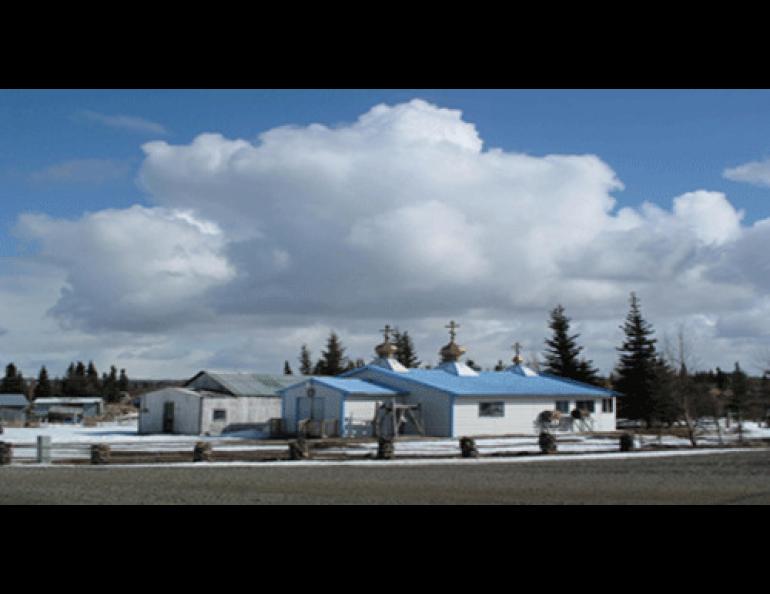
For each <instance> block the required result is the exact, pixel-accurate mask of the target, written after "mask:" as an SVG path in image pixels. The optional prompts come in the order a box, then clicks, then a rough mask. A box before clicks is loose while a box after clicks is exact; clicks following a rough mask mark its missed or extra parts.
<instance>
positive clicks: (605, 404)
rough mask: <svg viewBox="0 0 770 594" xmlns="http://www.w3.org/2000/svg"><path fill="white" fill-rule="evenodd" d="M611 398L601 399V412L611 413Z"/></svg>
mask: <svg viewBox="0 0 770 594" xmlns="http://www.w3.org/2000/svg"><path fill="white" fill-rule="evenodd" d="M612 411H613V406H612V398H602V412H612Z"/></svg>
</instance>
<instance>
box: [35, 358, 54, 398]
mask: <svg viewBox="0 0 770 594" xmlns="http://www.w3.org/2000/svg"><path fill="white" fill-rule="evenodd" d="M33 395H34V397H35V398H48V397H49V396H51V380H50V379H49V378H48V370H47V369H46V368H45V365H43V366H42V367H41V368H40V373H38V374H37V384H35V391H34V393H33Z"/></svg>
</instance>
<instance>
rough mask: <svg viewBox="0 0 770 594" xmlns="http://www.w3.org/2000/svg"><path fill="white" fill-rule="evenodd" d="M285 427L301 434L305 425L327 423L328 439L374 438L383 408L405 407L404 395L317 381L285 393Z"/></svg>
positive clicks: (360, 384)
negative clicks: (380, 409)
mask: <svg viewBox="0 0 770 594" xmlns="http://www.w3.org/2000/svg"><path fill="white" fill-rule="evenodd" d="M279 392H280V394H281V395H282V396H283V411H282V413H281V417H282V418H283V420H284V427H285V428H286V430H287V431H288V432H290V433H299V432H301V430H302V424H303V423H307V422H308V421H309V422H324V423H326V424H327V426H328V430H326V431H324V433H325V434H326V435H328V436H330V437H331V436H339V437H370V436H372V435H373V421H374V419H375V416H376V415H377V411H378V409H379V408H380V406H381V405H383V404H388V403H389V404H392V403H401V402H402V400H403V395H402V393H401V392H400V391H398V390H395V389H390V388H384V387H382V386H378V385H376V384H372V383H369V382H366V381H362V380H359V379H345V378H339V377H313V378H308V379H306V380H305V381H302V382H299V383H297V384H294V385H292V386H289V387H288V388H284V389H283V390H279Z"/></svg>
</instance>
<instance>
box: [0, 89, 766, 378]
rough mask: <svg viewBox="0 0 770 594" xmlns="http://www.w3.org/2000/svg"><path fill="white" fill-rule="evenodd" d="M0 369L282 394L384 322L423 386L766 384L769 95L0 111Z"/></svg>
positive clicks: (141, 102)
mask: <svg viewBox="0 0 770 594" xmlns="http://www.w3.org/2000/svg"><path fill="white" fill-rule="evenodd" d="M0 130H1V131H2V133H0V362H2V363H7V362H11V361H13V362H14V363H16V365H17V366H19V367H20V368H21V369H22V370H23V372H24V374H25V375H26V376H34V375H36V374H37V371H38V370H39V368H40V366H41V365H46V366H47V367H48V369H49V372H50V373H51V374H52V375H54V376H56V375H61V374H62V373H63V372H64V371H65V369H66V367H67V366H68V365H69V362H70V361H73V360H86V361H87V360H93V361H94V362H95V364H96V365H97V368H98V369H99V370H100V371H101V370H106V369H108V368H109V366H110V365H112V364H115V365H116V366H118V367H119V368H126V369H127V371H128V373H129V375H130V376H132V377H155V378H185V377H188V376H192V375H193V374H194V373H196V372H197V371H199V370H200V369H218V370H232V371H259V372H268V373H269V372H274V373H280V372H281V371H282V369H283V362H284V360H289V362H290V364H291V365H292V367H294V368H295V369H296V368H297V366H298V362H297V358H298V355H299V351H300V347H301V346H302V344H307V345H308V347H309V348H310V350H311V352H312V354H313V356H314V357H317V356H318V355H320V351H321V350H322V348H323V346H324V344H325V340H326V337H327V336H328V334H329V332H330V331H331V330H334V331H336V332H337V333H338V334H339V335H340V337H341V339H342V341H343V344H344V345H345V346H346V347H347V354H348V355H349V356H351V357H353V358H358V357H360V358H363V359H365V360H367V361H368V360H370V359H371V358H372V357H373V356H374V352H373V348H374V346H375V345H376V344H377V343H378V342H380V341H381V335H380V333H379V332H378V330H379V329H380V328H382V327H383V325H384V324H386V323H387V324H390V325H391V326H398V327H399V328H401V329H403V330H408V331H409V333H410V335H412V336H413V338H414V339H415V343H416V347H417V353H418V356H419V357H420V358H421V360H422V361H423V362H424V363H428V364H435V363H437V360H438V351H439V349H440V348H441V346H442V345H443V344H445V343H446V342H447V340H448V335H447V330H446V329H445V328H444V326H445V325H446V324H447V323H448V321H449V320H450V319H453V320H457V322H458V323H459V324H460V329H459V330H458V342H460V343H461V344H463V346H465V347H466V348H467V350H468V354H467V355H466V358H471V359H473V360H474V361H475V362H476V363H478V364H481V365H482V366H484V367H492V366H494V364H495V363H496V362H497V361H498V360H503V361H509V360H510V358H511V357H512V355H513V353H512V350H511V345H512V344H513V343H514V342H516V341H517V342H519V343H521V344H522V345H523V346H524V354H525V355H526V356H527V357H528V358H530V359H534V358H535V357H536V356H538V355H542V350H543V341H544V340H545V338H546V337H547V336H548V333H549V331H548V327H547V323H548V315H549V312H550V310H551V309H553V308H554V307H555V306H556V305H557V304H562V305H563V306H564V307H565V310H566V313H567V315H568V316H569V317H570V318H571V319H572V328H573V330H574V331H575V332H576V333H579V334H580V338H579V343H580V344H581V345H583V346H584V347H585V351H584V354H585V355H586V356H587V357H588V358H589V359H591V360H593V361H594V363H595V364H596V365H598V366H599V368H600V369H601V370H602V372H603V373H608V372H609V371H611V369H612V368H613V366H614V365H615V363H616V361H617V351H616V347H617V346H619V345H620V344H621V341H622V338H623V337H622V332H621V330H620V329H619V326H620V325H621V324H622V322H623V320H624V318H625V315H626V313H627V311H628V296H629V294H630V292H631V291H635V292H636V294H637V295H638V296H639V298H640V301H641V306H642V311H643V314H644V315H645V317H646V318H647V319H648V320H649V321H650V322H651V324H652V325H653V327H654V328H655V330H656V336H657V337H658V339H659V346H660V348H661V349H663V348H665V347H666V346H670V345H672V344H673V341H674V338H675V337H676V335H677V333H678V332H680V331H681V332H683V333H684V335H685V337H686V338H687V344H688V358H689V359H690V362H691V366H692V367H696V368H701V369H707V368H713V367H716V366H720V367H722V368H723V369H731V368H732V367H733V365H734V363H735V361H741V364H742V366H743V367H744V368H747V369H749V370H750V371H751V372H753V373H756V372H757V371H758V370H759V369H760V367H761V366H762V365H763V361H765V360H767V359H770V356H768V353H770V315H769V314H770V296H768V288H770V274H768V273H770V256H769V255H768V254H767V250H766V245H768V240H770V208H768V204H769V203H768V200H770V92H768V91H764V90H547V91H544V90H430V89H427V90H426V89H413V90H409V89H401V90H50V91H46V90H35V91H27V90H0Z"/></svg>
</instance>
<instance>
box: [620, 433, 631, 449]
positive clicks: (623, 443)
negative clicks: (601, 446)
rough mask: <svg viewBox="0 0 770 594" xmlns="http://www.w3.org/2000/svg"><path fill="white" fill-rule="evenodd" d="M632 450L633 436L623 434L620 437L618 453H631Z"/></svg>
mask: <svg viewBox="0 0 770 594" xmlns="http://www.w3.org/2000/svg"><path fill="white" fill-rule="evenodd" d="M633 449H634V436H633V435H631V434H630V433H623V434H622V435H621V436H620V451H621V452H631V451H633Z"/></svg>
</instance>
